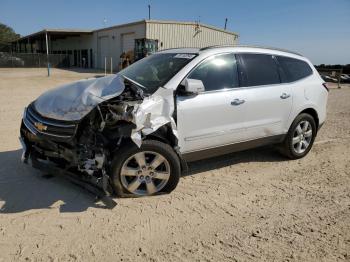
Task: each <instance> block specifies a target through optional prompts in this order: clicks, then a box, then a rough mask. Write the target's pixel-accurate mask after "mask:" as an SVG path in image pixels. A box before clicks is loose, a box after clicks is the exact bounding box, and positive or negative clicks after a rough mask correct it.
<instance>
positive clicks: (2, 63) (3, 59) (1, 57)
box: [0, 52, 24, 67]
mask: <svg viewBox="0 0 350 262" xmlns="http://www.w3.org/2000/svg"><path fill="white" fill-rule="evenodd" d="M12 66H19V67H21V66H24V61H23V59H21V58H19V57H15V56H12V55H11V54H10V53H5V52H0V67H12Z"/></svg>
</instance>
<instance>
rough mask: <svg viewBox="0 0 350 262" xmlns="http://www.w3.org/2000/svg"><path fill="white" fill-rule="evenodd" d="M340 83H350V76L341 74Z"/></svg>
mask: <svg viewBox="0 0 350 262" xmlns="http://www.w3.org/2000/svg"><path fill="white" fill-rule="evenodd" d="M340 81H341V82H343V83H350V75H347V74H341V75H340Z"/></svg>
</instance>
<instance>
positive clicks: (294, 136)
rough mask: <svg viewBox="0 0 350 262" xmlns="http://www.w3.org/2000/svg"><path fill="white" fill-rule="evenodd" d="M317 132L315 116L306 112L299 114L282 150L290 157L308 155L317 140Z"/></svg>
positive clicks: (295, 157)
mask: <svg viewBox="0 0 350 262" xmlns="http://www.w3.org/2000/svg"><path fill="white" fill-rule="evenodd" d="M316 133H317V128H316V123H315V120H314V118H313V117H312V116H311V115H309V114H306V113H302V114H300V115H298V116H297V117H296V119H295V120H294V122H293V123H292V125H291V127H290V129H289V131H288V134H287V136H286V138H285V140H284V142H283V144H282V150H281V152H282V153H283V154H284V155H285V156H287V157H288V158H290V159H298V158H302V157H304V156H306V155H307V153H309V151H310V150H311V147H312V145H313V143H314V141H315V138H316Z"/></svg>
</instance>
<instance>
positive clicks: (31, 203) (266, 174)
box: [0, 69, 350, 261]
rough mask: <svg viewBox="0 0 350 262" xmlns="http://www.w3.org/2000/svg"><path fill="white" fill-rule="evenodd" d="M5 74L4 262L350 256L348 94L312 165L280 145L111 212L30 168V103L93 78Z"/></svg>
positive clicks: (228, 159)
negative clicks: (26, 145)
mask: <svg viewBox="0 0 350 262" xmlns="http://www.w3.org/2000/svg"><path fill="white" fill-rule="evenodd" d="M45 73H46V72H45V70H44V69H31V70H29V69H0V123H1V125H0V137H1V139H0V208H1V209H0V261H168V260H169V261H235V260H237V261H249V260H251V261H272V260H276V261H336V260H348V261H349V260H350V88H349V87H344V88H342V89H332V90H331V91H330V96H329V105H328V119H327V122H326V124H325V125H324V127H323V128H322V129H321V131H320V133H319V135H318V137H317V142H316V144H315V145H314V148H313V150H312V151H311V152H310V154H309V155H308V156H307V157H305V158H304V159H301V160H297V161H286V160H285V159H284V158H282V157H281V156H280V155H279V154H278V153H276V152H275V151H274V150H273V149H272V148H262V149H258V150H252V151H245V152H242V153H235V154H231V155H227V156H224V157H218V158H215V159H211V160H206V161H200V162H196V163H194V164H191V166H190V168H191V175H189V176H186V177H184V178H182V179H181V181H180V183H179V186H178V188H177V189H176V190H175V191H174V192H173V193H172V194H170V195H166V196H159V197H147V198H139V199H117V202H118V206H117V207H116V208H114V209H113V210H108V209H105V208H103V205H102V204H101V203H95V202H94V199H93V197H92V196H91V195H89V194H88V193H86V192H85V191H83V190H81V189H80V188H77V187H76V186H74V185H72V184H70V183H69V182H67V181H65V180H63V179H60V178H51V179H47V178H44V177H42V176H40V172H38V171H36V170H34V169H32V168H31V167H30V166H27V165H24V164H21V163H20V155H21V150H20V144H19V142H18V133H19V124H20V119H21V115H22V111H23V107H24V106H26V105H27V104H28V103H29V102H30V101H32V100H33V99H34V98H35V97H37V96H38V95H39V94H40V93H42V92H43V91H45V90H47V89H48V88H51V87H53V86H56V85H58V84H62V83H66V82H70V81H73V80H76V79H81V78H87V77H92V76H94V75H95V74H92V73H77V72H71V71H63V70H54V71H53V76H52V77H50V78H48V77H46V76H45Z"/></svg>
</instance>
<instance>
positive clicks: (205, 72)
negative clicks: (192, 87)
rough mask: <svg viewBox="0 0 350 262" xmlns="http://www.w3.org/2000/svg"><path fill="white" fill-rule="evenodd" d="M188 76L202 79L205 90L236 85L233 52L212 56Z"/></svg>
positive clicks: (236, 76)
mask: <svg viewBox="0 0 350 262" xmlns="http://www.w3.org/2000/svg"><path fill="white" fill-rule="evenodd" d="M188 78H191V79H198V80H202V82H203V84H204V87H205V91H212V90H219V89H224V88H234V87H238V74H237V63H236V58H235V55H234V54H224V55H218V56H214V57H212V58H209V60H206V61H205V62H203V63H202V64H200V65H199V66H198V67H197V68H196V69H195V70H194V71H193V72H192V73H190V75H189V76H188Z"/></svg>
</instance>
